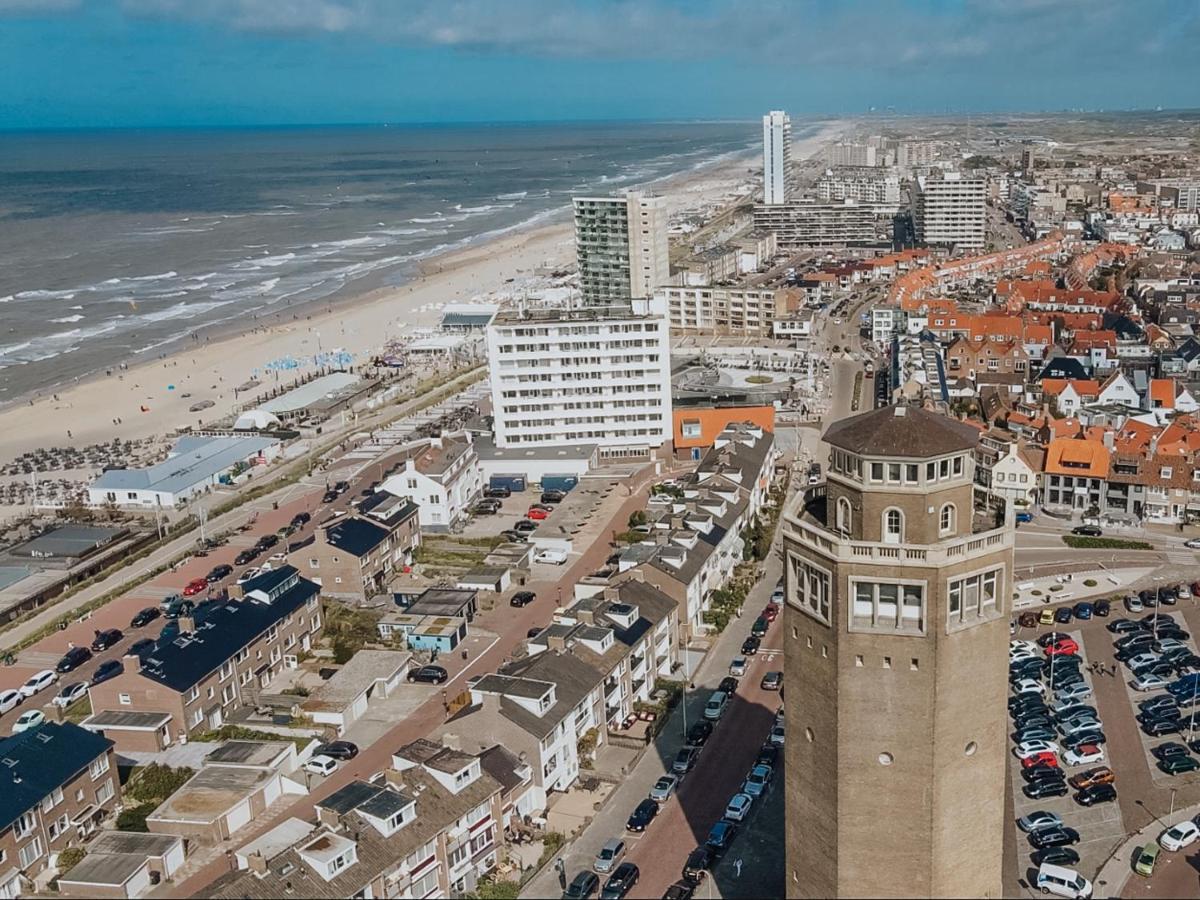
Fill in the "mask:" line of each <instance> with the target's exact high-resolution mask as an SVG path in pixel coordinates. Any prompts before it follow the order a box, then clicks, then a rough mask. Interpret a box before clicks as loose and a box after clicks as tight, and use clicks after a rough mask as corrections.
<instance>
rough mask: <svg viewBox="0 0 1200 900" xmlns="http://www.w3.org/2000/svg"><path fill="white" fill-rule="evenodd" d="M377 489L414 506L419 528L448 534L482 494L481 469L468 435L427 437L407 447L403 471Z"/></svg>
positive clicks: (465, 433)
mask: <svg viewBox="0 0 1200 900" xmlns="http://www.w3.org/2000/svg"><path fill="white" fill-rule="evenodd" d="M379 490H381V491H386V492H388V493H389V494H392V495H393V496H396V497H407V498H408V499H409V500H411V501H412V502H413V503H415V504H417V506H418V507H419V508H420V515H421V519H420V522H421V528H423V529H425V530H427V531H449V530H450V529H451V528H452V527H453V526H454V525H456V524H457V523H459V522H462V521H464V520H465V519H466V518H467V517H468V516H469V515H470V511H471V507H472V506H473V505H474V503H475V502H476V501H477V500H478V499H479V498H480V497H481V496H482V495H483V468H482V466H481V465H480V463H479V453H478V451H477V450H476V447H475V443H474V440H473V438H472V435H471V433H470V432H462V433H460V434H454V435H442V436H441V437H434V438H429V439H428V440H427V441H424V442H422V443H420V444H419V445H418V446H416V447H414V448H410V449H409V455H408V457H407V458H406V459H405V460H404V468H403V469H401V470H400V471H398V472H396V474H394V475H392V476H391V477H389V478H388V479H387V480H385V481H384V482H383V484H382V485H380V487H379Z"/></svg>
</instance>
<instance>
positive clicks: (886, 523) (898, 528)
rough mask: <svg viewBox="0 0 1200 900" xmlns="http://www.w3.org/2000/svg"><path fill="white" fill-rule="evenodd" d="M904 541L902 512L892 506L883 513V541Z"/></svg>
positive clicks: (892, 542)
mask: <svg viewBox="0 0 1200 900" xmlns="http://www.w3.org/2000/svg"><path fill="white" fill-rule="evenodd" d="M903 541H904V513H902V512H900V510H898V509H896V508H895V507H892V508H891V509H887V510H884V513H883V542H884V543H885V544H899V543H902V542H903Z"/></svg>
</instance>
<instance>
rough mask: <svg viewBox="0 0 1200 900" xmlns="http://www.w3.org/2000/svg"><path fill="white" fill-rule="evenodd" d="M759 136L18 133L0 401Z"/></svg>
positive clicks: (318, 295) (725, 131)
mask: <svg viewBox="0 0 1200 900" xmlns="http://www.w3.org/2000/svg"><path fill="white" fill-rule="evenodd" d="M757 140H758V134H757V129H756V128H755V127H754V126H753V125H752V124H749V123H704V124H678V123H670V124H602V123H596V124H561V125H495V126H486V125H484V126H480V125H472V126H465V125H464V126H429V127H412V126H400V127H383V126H378V127H338V128H287V129H267V130H194V131H193V130H180V131H172V130H159V131H86V132H53V133H49V132H48V133H9V134H3V135H0V403H4V402H8V401H11V400H12V399H14V398H16V397H18V396H21V395H23V394H27V393H28V392H30V391H35V390H46V389H49V388H50V387H52V386H54V385H56V384H61V383H64V382H67V381H70V380H71V379H73V378H77V377H81V376H85V375H88V374H90V373H93V372H96V371H100V370H103V369H105V368H108V367H112V366H116V365H117V364H119V363H122V362H125V363H129V364H134V363H136V362H140V361H142V360H144V359H146V358H153V357H154V356H157V355H159V354H162V353H165V352H169V351H170V350H171V349H172V347H173V346H174V345H177V344H178V343H179V342H180V341H187V340H190V339H191V337H190V336H191V335H192V334H193V333H195V332H196V331H197V330H198V329H202V328H205V327H208V326H213V325H219V324H223V323H224V324H225V325H226V327H230V326H236V325H237V324H239V322H240V321H242V320H244V321H246V322H247V323H248V324H249V323H251V322H252V321H253V319H254V317H256V316H271V315H273V314H275V313H278V312H281V311H284V310H287V309H288V308H289V307H293V306H299V305H301V304H306V303H314V302H320V301H324V300H332V299H334V298H337V297H344V296H349V295H352V294H359V293H362V292H365V291H366V290H370V289H373V288H376V287H379V286H382V285H386V284H398V283H402V282H403V281H404V280H405V279H406V278H409V277H411V275H412V273H413V271H414V268H415V266H416V264H418V263H419V262H420V261H421V260H422V259H426V258H428V257H430V256H433V255H436V254H438V253H441V252H444V251H447V250H451V249H455V248H457V247H461V246H463V245H465V244H468V243H471V242H473V241H479V240H482V239H485V238H486V237H488V236H490V235H494V234H498V233H502V232H504V231H506V230H511V229H514V228H519V227H522V226H524V225H528V224H533V223H537V222H539V221H542V220H545V219H549V218H552V217H554V216H556V215H561V214H563V211H564V209H565V208H566V207H567V206H568V205H569V203H570V198H571V195H572V194H578V193H581V192H585V191H604V192H608V191H612V190H616V189H618V188H622V187H629V186H633V185H639V184H644V183H647V182H650V181H653V180H656V179H659V178H662V177H665V176H667V175H670V174H674V173H676V172H681V171H685V170H687V169H691V168H697V167H700V166H703V165H705V164H706V163H708V162H711V161H712V160H714V159H717V158H720V157H724V156H726V155H729V154H733V153H738V152H743V151H746V150H749V149H752V148H753V147H754V146H755V145H756V142H757Z"/></svg>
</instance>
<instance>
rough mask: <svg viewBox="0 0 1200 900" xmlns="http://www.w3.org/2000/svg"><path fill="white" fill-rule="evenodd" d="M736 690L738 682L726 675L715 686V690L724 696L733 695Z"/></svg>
mask: <svg viewBox="0 0 1200 900" xmlns="http://www.w3.org/2000/svg"><path fill="white" fill-rule="evenodd" d="M737 689H738V680H737V679H736V678H734V677H733V676H732V675H726V676H725V677H724V678H722V679H721V683H720V684H719V685H717V690H718V691H721V692H722V693H725V694H735V693H737Z"/></svg>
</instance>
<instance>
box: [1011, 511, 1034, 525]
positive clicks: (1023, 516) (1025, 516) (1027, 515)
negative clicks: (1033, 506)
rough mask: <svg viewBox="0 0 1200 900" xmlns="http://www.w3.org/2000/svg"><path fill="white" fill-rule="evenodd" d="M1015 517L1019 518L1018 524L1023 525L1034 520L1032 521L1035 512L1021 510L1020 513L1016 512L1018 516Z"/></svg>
mask: <svg viewBox="0 0 1200 900" xmlns="http://www.w3.org/2000/svg"><path fill="white" fill-rule="evenodd" d="M1014 518H1015V519H1016V520H1017V524H1018V525H1023V524H1025V523H1026V522H1032V521H1033V513H1031V512H1019V513H1017V514H1016V516H1015V517H1014Z"/></svg>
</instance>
